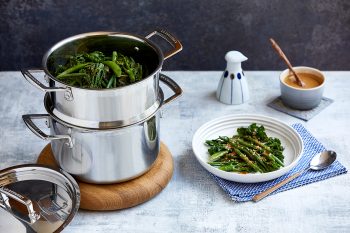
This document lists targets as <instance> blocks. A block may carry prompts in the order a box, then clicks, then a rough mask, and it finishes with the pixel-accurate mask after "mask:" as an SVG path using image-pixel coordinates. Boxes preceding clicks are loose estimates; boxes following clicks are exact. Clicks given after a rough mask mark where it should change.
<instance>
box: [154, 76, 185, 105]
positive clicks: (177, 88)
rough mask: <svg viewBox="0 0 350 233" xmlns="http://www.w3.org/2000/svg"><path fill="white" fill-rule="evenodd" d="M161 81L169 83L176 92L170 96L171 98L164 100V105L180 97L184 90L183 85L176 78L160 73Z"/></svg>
mask: <svg viewBox="0 0 350 233" xmlns="http://www.w3.org/2000/svg"><path fill="white" fill-rule="evenodd" d="M159 81H161V82H162V83H164V84H165V85H167V86H168V87H169V88H170V89H171V90H172V91H173V92H174V94H173V95H172V96H170V97H169V98H167V99H166V100H164V103H163V105H166V104H168V103H170V102H172V101H173V100H175V99H177V98H178V97H180V96H181V95H182V92H183V91H182V89H181V87H180V86H179V85H178V84H177V83H176V82H175V81H174V80H172V79H171V78H169V77H168V76H166V75H164V74H159Z"/></svg>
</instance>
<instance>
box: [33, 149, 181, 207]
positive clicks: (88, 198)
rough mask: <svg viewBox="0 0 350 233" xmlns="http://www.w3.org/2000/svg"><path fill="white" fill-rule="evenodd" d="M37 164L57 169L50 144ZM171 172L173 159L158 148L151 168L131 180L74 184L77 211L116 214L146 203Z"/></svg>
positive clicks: (165, 182) (166, 152)
mask: <svg viewBox="0 0 350 233" xmlns="http://www.w3.org/2000/svg"><path fill="white" fill-rule="evenodd" d="M37 163H38V164H43V165H49V166H51V167H55V168H58V165H57V163H56V161H55V158H54V156H53V154H52V150H51V144H48V145H46V146H45V148H44V149H43V150H42V151H41V153H40V155H39V157H38V159H37ZM173 170H174V164H173V158H172V156H171V153H170V151H169V149H168V148H167V146H166V145H165V144H163V143H161V144H160V152H159V155H158V158H157V159H156V161H155V163H154V164H153V166H152V168H151V169H150V170H149V171H148V172H147V173H145V174H144V175H142V176H140V177H137V178H135V179H133V180H130V181H126V182H123V183H116V184H90V183H85V182H82V181H79V180H77V182H78V185H79V188H80V195H81V200H80V208H81V209H86V210H118V209H125V208H129V207H132V206H135V205H138V204H141V203H143V202H145V201H148V200H149V199H151V198H152V197H154V196H155V195H157V194H158V193H159V192H160V191H162V190H163V189H164V188H165V186H166V185H167V184H168V183H169V181H170V179H171V177H172V175H173Z"/></svg>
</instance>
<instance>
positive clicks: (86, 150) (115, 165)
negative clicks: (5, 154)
mask: <svg viewBox="0 0 350 233" xmlns="http://www.w3.org/2000/svg"><path fill="white" fill-rule="evenodd" d="M168 79H169V80H171V79H170V78H168ZM173 85H174V89H173V91H174V92H175V94H174V95H173V96H171V97H169V98H167V99H166V100H164V101H163V99H164V96H163V92H162V90H161V89H160V92H159V99H160V100H161V102H160V107H159V108H158V109H157V111H155V112H154V113H153V114H152V115H151V116H149V117H148V118H146V119H143V120H142V121H140V122H138V123H135V124H132V125H128V126H125V127H120V128H115V129H104V130H102V129H88V128H84V127H79V126H75V125H71V124H69V123H67V122H64V121H62V120H61V119H59V118H57V117H55V116H51V115H49V114H30V115H23V120H24V122H25V124H26V125H27V127H28V128H29V129H30V130H31V131H32V132H33V133H34V134H35V135H37V136H38V137H40V138H42V139H45V140H50V141H51V148H52V152H53V154H54V157H55V159H56V162H57V163H58V164H59V165H60V167H61V168H62V169H63V170H65V171H67V172H68V173H70V174H72V175H74V176H75V177H76V178H78V179H79V180H82V181H84V182H89V183H96V184H109V183H118V182H123V181H127V180H130V179H133V178H136V177H137V176H140V175H142V174H143V173H145V172H146V171H148V170H149V169H150V168H151V166H152V164H153V163H154V161H155V160H156V158H157V156H158V153H159V148H160V138H159V131H160V128H159V118H160V111H159V110H160V108H161V107H163V106H164V105H166V104H167V103H169V102H170V101H172V100H174V99H175V98H177V97H178V96H180V95H181V93H182V90H181V88H180V87H179V86H178V85H177V84H176V83H175V82H173ZM175 87H176V88H175ZM50 98H51V96H50V95H46V96H45V102H48V104H49V102H50ZM34 119H45V120H46V121H47V123H48V126H49V128H50V135H47V134H46V133H44V132H43V131H42V130H41V129H39V128H38V127H37V125H36V124H35V123H34V122H33V120H34Z"/></svg>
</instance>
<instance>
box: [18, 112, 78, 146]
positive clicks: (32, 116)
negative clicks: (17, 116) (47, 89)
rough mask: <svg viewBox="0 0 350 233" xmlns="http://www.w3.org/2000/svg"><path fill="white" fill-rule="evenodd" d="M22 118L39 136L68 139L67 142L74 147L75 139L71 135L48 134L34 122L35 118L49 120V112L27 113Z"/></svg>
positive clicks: (42, 137)
mask: <svg viewBox="0 0 350 233" xmlns="http://www.w3.org/2000/svg"><path fill="white" fill-rule="evenodd" d="M22 119H23V121H24V123H25V124H26V126H27V127H28V128H29V129H30V130H31V131H32V132H33V133H34V134H35V135H36V136H38V137H39V138H41V139H44V140H50V141H51V140H62V139H66V140H68V142H67V143H66V144H67V145H68V146H69V148H72V147H73V141H72V138H71V136H69V135H47V134H46V133H44V132H43V131H41V130H40V129H39V128H38V126H36V124H34V122H33V119H46V121H47V122H49V119H50V116H49V115H48V114H27V115H23V116H22Z"/></svg>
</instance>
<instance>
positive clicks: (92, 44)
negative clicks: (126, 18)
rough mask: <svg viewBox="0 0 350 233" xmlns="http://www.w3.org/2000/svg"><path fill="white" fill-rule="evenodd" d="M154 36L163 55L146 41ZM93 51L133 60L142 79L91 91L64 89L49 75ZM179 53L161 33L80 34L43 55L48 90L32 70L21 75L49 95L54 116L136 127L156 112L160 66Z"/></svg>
mask: <svg viewBox="0 0 350 233" xmlns="http://www.w3.org/2000/svg"><path fill="white" fill-rule="evenodd" d="M154 35H158V36H160V37H161V38H163V39H165V40H166V41H167V42H169V43H170V44H171V46H172V47H173V49H172V51H170V52H167V53H165V55H163V53H162V51H161V50H160V49H159V47H158V46H157V45H156V44H154V43H153V42H152V41H151V40H149V38H151V37H152V36H154ZM95 50H98V51H101V52H104V53H107V52H111V51H113V50H117V51H118V52H121V53H122V54H124V55H126V56H130V57H133V58H134V60H135V61H136V62H138V63H141V64H142V66H143V67H145V69H146V70H148V76H147V77H145V78H144V79H143V80H141V81H138V82H136V83H134V84H132V85H128V86H124V87H118V88H114V89H98V90H94V89H84V88H78V87H72V86H68V85H66V84H64V83H62V82H61V81H59V80H58V79H57V78H55V77H54V76H53V75H52V73H53V71H54V70H55V69H56V67H57V66H59V65H60V64H64V63H65V61H66V59H67V58H66V57H67V55H75V54H77V53H81V52H89V51H90V52H91V51H95ZM181 50H182V45H181V43H180V42H179V41H178V40H177V39H176V38H175V37H174V36H172V35H171V34H169V33H168V32H166V31H165V30H157V31H154V32H152V33H151V34H149V35H148V36H146V37H140V36H137V35H133V34H128V33H119V32H92V33H85V34H80V35H76V36H73V37H70V38H67V39H65V40H63V41H61V42H59V43H57V44H56V45H54V46H53V47H52V48H51V49H49V51H48V52H47V53H46V54H45V55H44V57H43V69H44V72H45V75H46V77H47V78H48V81H49V86H45V85H44V84H43V83H41V82H39V81H38V80H37V79H36V78H35V77H34V76H33V75H32V73H33V72H36V71H35V70H31V71H29V70H23V71H22V74H23V75H24V77H25V78H26V79H27V80H28V81H29V82H30V83H31V84H33V85H34V86H36V87H37V88H39V89H41V90H43V91H45V92H49V93H51V97H52V100H53V102H54V108H55V110H56V111H57V114H60V115H61V116H67V118H70V119H72V118H75V119H79V120H81V121H84V122H85V123H86V124H89V125H90V126H91V125H98V124H99V123H102V125H103V124H107V125H110V126H111V128H115V127H122V126H125V125H129V124H133V123H135V122H138V121H140V120H142V119H143V118H144V115H145V113H149V112H153V111H154V110H156V109H158V107H159V99H158V92H159V72H160V71H161V68H162V65H163V61H164V60H165V59H167V58H169V57H171V56H172V55H174V54H176V53H178V52H179V51H181ZM126 109H127V111H126ZM80 126H83V125H80Z"/></svg>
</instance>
